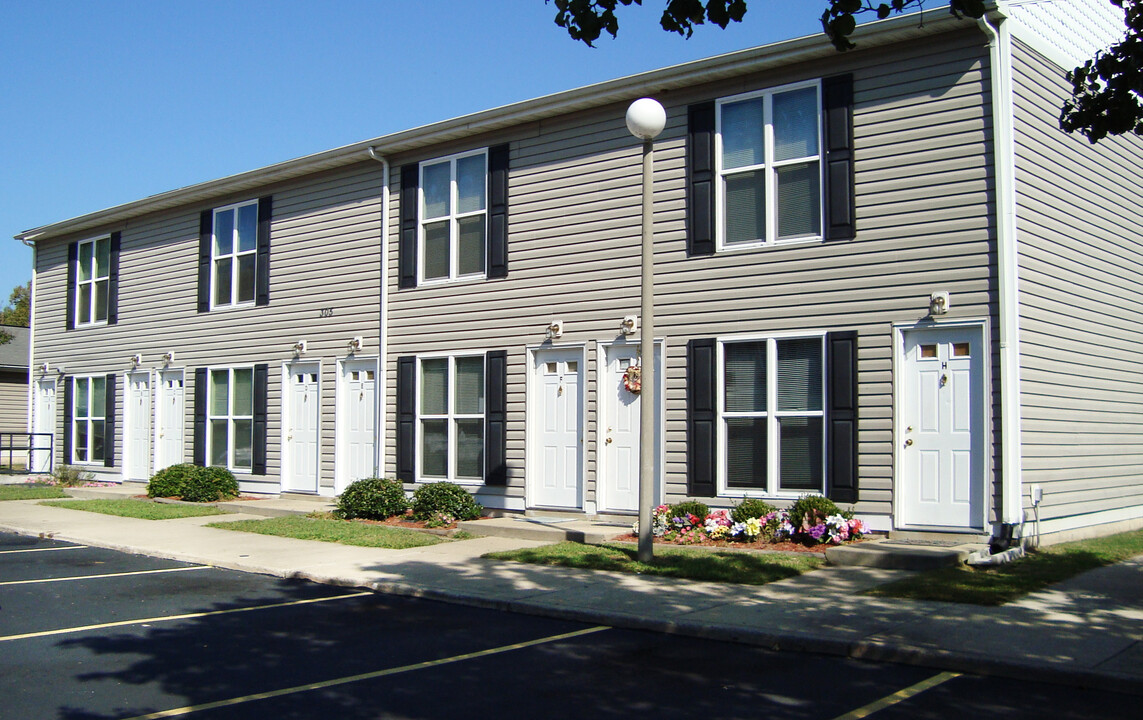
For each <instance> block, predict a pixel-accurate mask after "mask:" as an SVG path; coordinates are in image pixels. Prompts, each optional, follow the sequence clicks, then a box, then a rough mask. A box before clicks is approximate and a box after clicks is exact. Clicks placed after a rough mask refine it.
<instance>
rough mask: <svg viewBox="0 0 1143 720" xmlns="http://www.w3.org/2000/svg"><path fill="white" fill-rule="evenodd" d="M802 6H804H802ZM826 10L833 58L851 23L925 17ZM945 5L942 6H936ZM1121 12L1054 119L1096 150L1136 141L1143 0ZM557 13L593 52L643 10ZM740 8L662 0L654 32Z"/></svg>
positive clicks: (843, 4)
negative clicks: (1129, 138) (623, 14)
mask: <svg viewBox="0 0 1143 720" xmlns="http://www.w3.org/2000/svg"><path fill="white" fill-rule="evenodd" d="M802 1H804V0H802ZM824 1H825V2H826V3H828V7H827V8H826V10H825V12H823V13H822V17H821V22H822V29H823V30H824V32H825V34H826V36H827V37H829V39H830V42H832V43H833V45H834V47H836V48H837V49H838V50H840V51H845V50H851V49H853V48H854V47H856V45H855V44H854V43H853V42H852V41H851V40H850V36H851V35H852V34H853V32H854V31H855V30H856V29H857V21H858V17H860V16H862V15H871V16H875V17H877V19H880V20H883V19H885V18H887V17H889V16H890V15H892V14H894V13H903V12H905V11H907V10H912V9H915V8H916V9H924V4H925V0H887V1H886V2H877V1H876V0H824ZM943 1H944V0H942V2H943ZM1108 1H1109V2H1111V3H1113V4H1115V5H1116V6H1118V7H1121V8H1123V9H1124V12H1125V25H1126V37H1125V38H1124V39H1123V40H1122V41H1121V42H1119V43H1118V44H1116V45H1113V46H1112V47H1111V48H1109V49H1108V50H1106V51H1105V52H1100V53H1097V54H1096V56H1095V57H1094V58H1092V59H1091V60H1088V61H1087V62H1086V63H1084V64H1083V65H1082V66H1081V67H1077V68H1075V69H1074V70H1072V71H1071V72H1069V73H1068V75H1067V78H1068V81H1069V82H1071V83H1072V97H1071V98H1070V99H1069V100H1067V101H1066V102H1065V103H1064V106H1063V108H1062V109H1061V111H1060V127H1061V128H1062V129H1064V130H1066V131H1067V132H1079V133H1081V134H1083V135H1085V136H1086V137H1087V139H1088V140H1089V141H1090V142H1092V143H1096V142H1099V141H1100V140H1102V139H1103V138H1105V137H1107V136H1108V135H1121V134H1123V133H1128V132H1131V133H1134V134H1136V135H1143V104H1141V102H1140V98H1141V97H1143V40H1141V39H1140V33H1141V32H1143V0H1108ZM545 2H551V3H554V4H555V6H556V11H557V12H556V24H557V25H559V26H560V27H562V28H564V29H566V30H567V32H568V35H570V36H571V37H572V38H573V39H575V40H579V41H581V42H584V43H586V44H587V45H590V46H592V47H594V43H595V41H596V40H598V39H599V37H600V35H601V34H603V33H604V32H607V33H608V34H610V35H611V36H612V37H616V36H617V35H618V33H619V19H618V17H617V16H616V10H617V9H618V8H619V6H620V5H623V6H630V5H642V4H643V0H545ZM947 2H948V8H949V12H950V13H952V14H953V15H955V16H956V17H968V18H981V17H983V16H984V12H985V10H986V5H987V3H986V1H985V0H947ZM746 5H747V3H746V0H667V4H666V7H665V8H664V9H663V14H662V16H661V17H660V18H659V24H660V25H661V26H662V27H663V29H664V30H667V31H668V32H674V33H678V34H679V35H682V36H683V37H690V36H691V35H692V34H693V33H694V29H695V26H697V25H703V24H705V23H707V22H710V23H713V24H715V25H718V26H719V27H721V28H725V27H726V26H727V25H729V24H730V23H731V22H741V21H742V19H743V17H745V15H746Z"/></svg>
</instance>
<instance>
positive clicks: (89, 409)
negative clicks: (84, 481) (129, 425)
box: [71, 375, 107, 464]
mask: <svg viewBox="0 0 1143 720" xmlns="http://www.w3.org/2000/svg"><path fill="white" fill-rule="evenodd" d="M74 381H75V388H74V394H73V397H74V400H73V401H72V403H73V406H72V448H71V456H72V457H71V462H73V463H76V464H93V463H102V462H103V460H104V457H105V456H104V448H105V447H106V427H107V378H105V377H104V376H102V375H93V376H89V377H76V378H74Z"/></svg>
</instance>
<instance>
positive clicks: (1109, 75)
mask: <svg viewBox="0 0 1143 720" xmlns="http://www.w3.org/2000/svg"><path fill="white" fill-rule="evenodd" d="M1111 2H1112V3H1114V4H1115V5H1118V6H1119V7H1121V8H1123V10H1124V22H1125V24H1126V26H1127V35H1126V36H1125V37H1124V38H1123V40H1122V41H1120V42H1119V43H1117V44H1115V45H1112V46H1111V47H1110V48H1109V49H1108V50H1107V51H1106V52H1099V53H1096V55H1095V57H1094V58H1092V59H1091V60H1088V61H1087V62H1086V63H1084V64H1083V65H1082V66H1080V67H1078V68H1076V69H1075V70H1072V71H1071V72H1070V73H1068V81H1069V82H1071V84H1072V96H1071V98H1069V99H1068V100H1067V101H1066V102H1065V103H1064V107H1063V110H1061V111H1060V127H1061V128H1063V129H1064V130H1067V131H1068V132H1079V133H1082V134H1083V135H1085V136H1087V139H1088V141H1089V142H1091V143H1093V144H1094V143H1097V142H1099V141H1100V140H1102V139H1103V138H1105V137H1107V136H1108V135H1122V134H1123V133H1127V132H1131V133H1135V134H1136V135H1143V107H1141V106H1140V102H1139V98H1140V92H1143V40H1141V39H1140V37H1139V33H1140V32H1141V31H1143V0H1111Z"/></svg>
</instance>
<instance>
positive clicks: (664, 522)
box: [631, 495, 867, 552]
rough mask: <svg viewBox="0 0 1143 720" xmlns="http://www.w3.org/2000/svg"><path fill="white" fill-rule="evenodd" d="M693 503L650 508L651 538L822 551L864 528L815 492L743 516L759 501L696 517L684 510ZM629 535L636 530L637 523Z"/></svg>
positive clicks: (855, 537)
mask: <svg viewBox="0 0 1143 720" xmlns="http://www.w3.org/2000/svg"><path fill="white" fill-rule="evenodd" d="M684 506H685V507H686V508H693V507H694V506H695V503H683V504H682V505H660V506H658V507H656V508H655V509H654V510H653V511H652V515H651V523H652V526H651V534H652V535H653V536H654V538H655V540H656V541H657V542H665V543H673V544H676V545H726V546H731V547H732V546H736V545H741V546H744V547H758V548H761V549H797V548H788V547H779V546H788V545H796V546H798V547H805V548H808V549H811V550H817V551H819V552H820V551H822V550H824V548H823V547H821V546H824V545H840V544H842V543H846V542H853V541H856V540H860V539H861V538H862V536H864V535H865V533H866V532H867V528H866V526H865V523H864V522H862V521H861V520H858V519H857V518H855V517H854V516H853V513H852V512H851V511H841V510H839V509H838V508H837V506H836V505H834V504H833V503H832V502H831V501H830V500H828V499H826V498H824V497H822V496H821V495H803V496H802V497H801V498H799V499H798V500H797V502H795V503H794V505H793V506H791V507H790V508H789V509H787V510H775V509H769V511H768V512H764V513H763V514H759V515H757V516H745V517H744V516H743V513H742V512H740V510H741V509H743V508H746V507H750V508H755V507H759V506H761V507H762V508H763V509H767V508H768V507H769V506H766V505H765V504H764V503H760V504H758V505H753V504H752V505H750V506H747V504H746V503H745V502H744V503H743V505H741V506H739V508H735V510H733V511H731V510H714V511H711V512H708V513H707V514H706V515H705V517H701V518H700V517H699V516H698V515H695V514H694V513H692V512H686V511H685V509H684ZM631 534H632V535H633V536H635V537H638V535H639V522H638V521H636V522H635V524H634V525H633V526H632V529H631Z"/></svg>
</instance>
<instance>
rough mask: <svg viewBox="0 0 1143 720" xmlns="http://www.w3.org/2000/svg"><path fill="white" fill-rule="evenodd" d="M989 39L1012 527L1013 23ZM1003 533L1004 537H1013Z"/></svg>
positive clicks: (1016, 453)
mask: <svg viewBox="0 0 1143 720" xmlns="http://www.w3.org/2000/svg"><path fill="white" fill-rule="evenodd" d="M977 22H978V23H979V24H980V29H981V30H982V31H983V32H984V34H985V35H987V36H988V50H989V60H990V63H989V64H990V66H991V73H990V75H991V77H992V143H993V159H994V163H995V171H994V172H995V176H996V241H997V264H998V267H997V273H998V275H999V278H998V281H999V290H1000V308H999V312H1000V456H1001V470H1000V484H1001V492H1000V503H1001V505H1000V509H999V512H998V513H997V517H998V519H999V520H1000V522H1001V523H1004V524H1006V525H1019V524H1021V523H1023V521H1024V510H1023V502H1022V501H1023V497H1022V495H1023V488H1022V483H1023V479H1022V468H1021V442H1020V415H1021V406H1020V288H1019V283H1020V258H1019V253H1018V252H1017V228H1016V145H1015V137H1014V135H1015V122H1014V118H1013V89H1012V34H1011V32H1010V30H1009V24H1008V23H1007V22H1003V21H1002V22H1000V23H999V25H993V24H992V23H990V22H989V20H988V17H987V16H985V17H982V18H980V20H978V21H977ZM1007 534H1008V533H1006V532H1004V531H1003V529H1002V535H1007Z"/></svg>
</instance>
